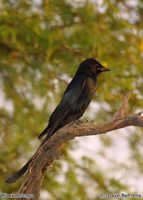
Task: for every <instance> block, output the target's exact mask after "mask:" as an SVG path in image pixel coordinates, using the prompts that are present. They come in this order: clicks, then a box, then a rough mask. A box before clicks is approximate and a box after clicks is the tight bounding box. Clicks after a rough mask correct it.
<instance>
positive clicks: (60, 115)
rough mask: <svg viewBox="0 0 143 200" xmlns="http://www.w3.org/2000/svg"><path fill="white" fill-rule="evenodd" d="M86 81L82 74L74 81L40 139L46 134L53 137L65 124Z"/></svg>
mask: <svg viewBox="0 0 143 200" xmlns="http://www.w3.org/2000/svg"><path fill="white" fill-rule="evenodd" d="M86 80H87V76H86V75H85V74H80V75H78V76H75V77H74V78H73V79H72V81H71V82H70V84H69V85H68V87H67V88H66V90H65V92H64V94H63V97H62V99H61V101H60V103H59V105H58V106H57V107H56V109H55V110H54V112H53V113H52V115H51V117H50V119H49V124H48V127H47V128H46V129H45V130H44V131H43V132H42V133H41V134H40V136H39V138H41V137H42V136H44V135H45V134H47V135H49V136H51V135H52V134H53V132H55V131H56V130H57V127H59V126H60V124H63V120H64V119H65V118H66V117H67V116H68V115H70V114H71V113H72V112H73V109H74V105H76V101H77V100H78V98H79V96H80V94H81V92H82V91H83V88H84V87H85V84H86Z"/></svg>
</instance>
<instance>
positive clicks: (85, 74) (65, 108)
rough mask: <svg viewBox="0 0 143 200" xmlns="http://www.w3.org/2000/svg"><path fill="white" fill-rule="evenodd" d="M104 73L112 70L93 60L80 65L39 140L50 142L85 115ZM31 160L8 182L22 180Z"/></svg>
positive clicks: (90, 59)
mask: <svg viewBox="0 0 143 200" xmlns="http://www.w3.org/2000/svg"><path fill="white" fill-rule="evenodd" d="M104 71H110V70H109V69H108V68H106V67H104V66H102V65H101V64H100V63H99V62H98V61H97V60H95V59H93V58H89V59H86V60H84V61H83V62H82V63H81V64H80V65H79V67H78V70H77V72H76V73H75V76H74V78H73V79H72V81H71V82H70V84H69V85H68V86H67V88H66V90H65V92H64V94H63V97H62V99H61V101H60V103H59V105H58V106H57V107H56V109H55V110H54V112H53V113H52V115H51V117H50V119H49V124H48V126H47V128H46V129H44V131H43V132H42V133H41V134H40V135H39V138H42V137H44V136H45V138H44V140H43V142H45V141H46V140H48V139H49V138H50V137H51V136H52V135H53V134H54V133H55V132H56V131H57V130H58V129H60V128H62V127H63V126H65V125H66V124H68V123H70V122H72V121H75V120H77V119H79V118H80V117H81V116H82V115H83V114H84V112H85V110H86V108H87V107H88V105H89V103H90V102H91V100H92V98H93V96H94V94H95V92H96V87H97V77H98V75H99V74H101V73H102V72H104ZM43 142H42V144H43ZM31 160H32V158H31V159H30V160H29V161H28V162H27V163H26V164H25V165H24V166H23V168H21V169H20V170H19V171H17V172H16V173H15V174H13V175H11V176H10V177H8V179H7V180H6V182H7V183H12V182H15V181H16V180H17V179H18V178H20V177H21V176H22V175H23V174H24V173H25V172H26V171H27V169H28V166H29V163H30V162H31Z"/></svg>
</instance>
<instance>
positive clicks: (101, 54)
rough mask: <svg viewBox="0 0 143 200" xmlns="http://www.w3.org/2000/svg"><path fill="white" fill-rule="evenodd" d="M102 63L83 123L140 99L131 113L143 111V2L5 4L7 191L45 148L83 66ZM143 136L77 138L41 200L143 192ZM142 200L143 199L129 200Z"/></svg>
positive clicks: (14, 0)
mask: <svg viewBox="0 0 143 200" xmlns="http://www.w3.org/2000/svg"><path fill="white" fill-rule="evenodd" d="M89 57H94V58H96V59H97V60H99V61H100V62H101V63H102V64H103V65H105V66H107V67H109V68H110V69H111V70H112V71H111V72H110V73H107V74H106V73H105V74H103V75H102V76H100V77H99V84H98V90H97V94H96V95H95V98H94V100H93V101H92V103H91V104H90V106H89V108H88V109H87V111H86V113H85V115H84V117H83V118H82V120H83V121H84V120H85V121H86V120H94V122H95V123H99V122H104V121H106V120H109V119H110V118H112V116H113V114H114V113H115V112H116V110H117V109H118V107H119V106H120V103H121V102H122V99H123V97H124V95H125V94H126V93H127V92H129V91H130V92H131V99H130V102H129V107H128V113H132V112H137V111H139V110H142V109H143V93H142V92H143V78H142V77H143V64H142V60H143V1H142V0H0V135H1V136H0V147H1V148H0V192H1V193H2V192H3V193H4V192H5V193H14V192H17V191H18V188H19V187H20V184H21V181H18V182H17V183H14V184H12V185H8V184H6V183H4V179H5V177H6V176H7V175H9V174H11V173H12V172H14V171H16V170H18V169H19V168H20V167H21V166H22V165H23V164H24V163H25V162H26V161H27V160H28V159H29V158H30V156H31V155H32V154H33V153H34V152H35V151H36V149H37V147H38V146H39V144H40V142H39V141H38V139H37V136H38V135H39V133H40V132H41V131H42V130H43V129H44V128H45V127H46V125H47V122H48V119H49V116H50V114H51V113H52V111H53V110H54V108H55V107H56V105H57V104H58V102H59V101H60V99H61V96H62V94H63V92H64V90H65V88H66V86H67V84H68V83H69V81H70V79H71V78H72V77H73V75H74V73H75V71H76V69H77V67H78V65H79V63H80V62H81V61H83V60H84V59H85V58H89ZM142 138H143V136H142V129H139V128H135V127H133V128H125V129H123V130H120V131H119V130H118V131H114V132H110V133H108V134H105V135H102V136H88V137H82V138H76V139H75V140H73V141H71V142H69V143H68V144H67V145H65V147H64V149H63V157H62V158H61V160H60V161H55V162H54V165H53V167H52V169H50V170H49V171H48V172H47V174H46V177H45V180H44V184H43V187H42V190H41V194H40V198H39V199H41V200H44V199H46V200H73V199H74V200H96V199H99V194H100V193H122V192H125V193H141V192H143V175H142V174H143V139H142ZM130 199H134V200H135V199H138V198H130Z"/></svg>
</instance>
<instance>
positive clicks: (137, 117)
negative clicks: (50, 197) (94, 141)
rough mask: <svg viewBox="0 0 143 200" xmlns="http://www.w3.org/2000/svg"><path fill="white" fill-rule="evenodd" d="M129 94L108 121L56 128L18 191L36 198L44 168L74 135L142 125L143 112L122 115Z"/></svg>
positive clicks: (92, 133)
mask: <svg viewBox="0 0 143 200" xmlns="http://www.w3.org/2000/svg"><path fill="white" fill-rule="evenodd" d="M129 96H130V94H127V95H126V96H125V98H124V100H123V103H122V105H121V107H120V108H119V109H118V111H117V112H116V113H115V115H114V116H113V118H112V119H111V120H110V121H108V122H105V123H102V124H94V123H93V122H85V123H82V122H75V123H71V124H69V125H67V126H65V127H64V128H62V129H60V130H58V131H57V132H56V133H55V134H54V135H53V136H52V137H51V138H50V139H49V140H48V141H47V142H46V143H45V144H44V145H42V146H41V147H39V149H38V150H37V151H36V153H35V154H34V156H33V161H32V163H31V164H30V167H29V170H28V172H27V175H26V178H25V180H24V181H23V184H22V185H21V188H20V190H19V192H18V193H21V194H34V200H37V199H38V197H39V192H40V188H41V186H42V182H43V179H44V176H45V172H46V170H47V169H49V168H50V167H51V166H52V164H53V161H54V160H56V159H60V156H61V150H62V146H63V144H65V143H67V142H68V141H70V140H72V139H74V138H75V137H81V136H88V135H99V134H105V133H108V132H110V131H113V130H117V129H121V128H124V127H128V126H138V127H143V116H142V114H143V112H139V113H136V114H131V115H127V116H124V113H125V110H126V107H127V103H128V100H129Z"/></svg>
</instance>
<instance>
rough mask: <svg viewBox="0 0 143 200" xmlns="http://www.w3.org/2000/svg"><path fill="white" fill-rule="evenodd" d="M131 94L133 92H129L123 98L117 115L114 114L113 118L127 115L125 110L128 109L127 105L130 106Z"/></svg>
mask: <svg viewBox="0 0 143 200" xmlns="http://www.w3.org/2000/svg"><path fill="white" fill-rule="evenodd" d="M130 96H131V93H130V92H129V93H127V94H126V95H125V97H124V99H123V102H122V104H121V106H120V108H119V109H118V110H117V112H116V113H115V115H114V116H113V119H114V120H116V119H119V118H121V117H124V115H125V111H126V109H127V106H128V101H129V98H130Z"/></svg>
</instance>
